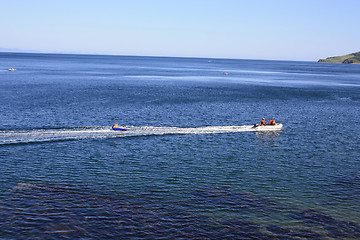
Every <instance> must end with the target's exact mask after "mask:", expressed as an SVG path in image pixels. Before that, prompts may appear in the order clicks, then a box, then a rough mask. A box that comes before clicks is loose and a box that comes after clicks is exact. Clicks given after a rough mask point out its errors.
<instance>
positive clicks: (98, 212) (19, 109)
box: [0, 53, 360, 239]
mask: <svg viewBox="0 0 360 240" xmlns="http://www.w3.org/2000/svg"><path fill="white" fill-rule="evenodd" d="M11 68H14V71H9V70H8V69H11ZM15 69H16V70H15ZM359 110H360V65H351V64H327V63H317V62H300V61H271V60H241V59H216V58H176V57H142V56H110V55H107V56H103V55H76V54H38V53H0V239H356V238H360V147H359V146H360V138H359V136H360V135H359V126H360V111H359ZM262 118H265V119H266V121H267V122H268V121H269V120H270V119H271V118H274V119H275V120H276V122H278V123H282V124H283V128H282V130H280V131H261V132H260V131H254V128H252V126H253V125H254V124H255V123H259V122H260V120H261V119H262ZM115 123H118V124H119V125H120V126H123V127H126V128H127V131H112V130H111V126H112V125H113V124H115Z"/></svg>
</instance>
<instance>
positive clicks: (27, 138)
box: [0, 125, 281, 145]
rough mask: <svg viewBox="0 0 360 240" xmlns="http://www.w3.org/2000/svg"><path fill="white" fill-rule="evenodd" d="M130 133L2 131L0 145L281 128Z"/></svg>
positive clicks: (142, 130)
mask: <svg viewBox="0 0 360 240" xmlns="http://www.w3.org/2000/svg"><path fill="white" fill-rule="evenodd" d="M127 128H128V131H113V130H111V127H110V126H107V127H84V128H69V129H68V128H67V129H39V130H26V131H0V144H1V145H3V144H13V143H31V142H47V141H64V140H77V139H101V138H117V137H130V136H150V135H168V134H216V133H236V132H254V131H274V130H276V131H278V130H281V127H280V128H253V126H249V125H244V126H205V127H192V128H181V127H153V126H145V127H134V126H130V127H127Z"/></svg>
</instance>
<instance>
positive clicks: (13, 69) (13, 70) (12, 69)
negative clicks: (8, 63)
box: [8, 68, 16, 72]
mask: <svg viewBox="0 0 360 240" xmlns="http://www.w3.org/2000/svg"><path fill="white" fill-rule="evenodd" d="M8 70H9V71H10V72H15V71H16V69H15V68H9V69H8Z"/></svg>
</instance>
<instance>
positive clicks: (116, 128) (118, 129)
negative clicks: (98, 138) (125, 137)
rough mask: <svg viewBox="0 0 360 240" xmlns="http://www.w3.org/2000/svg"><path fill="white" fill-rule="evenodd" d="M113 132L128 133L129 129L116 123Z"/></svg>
mask: <svg viewBox="0 0 360 240" xmlns="http://www.w3.org/2000/svg"><path fill="white" fill-rule="evenodd" d="M111 129H112V130H114V131H127V130H128V129H127V128H126V127H120V126H119V125H118V124H117V123H115V124H114V125H113V126H112V127H111Z"/></svg>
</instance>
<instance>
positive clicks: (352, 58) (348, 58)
mask: <svg viewBox="0 0 360 240" xmlns="http://www.w3.org/2000/svg"><path fill="white" fill-rule="evenodd" d="M318 62H320V63H348V64H352V63H355V64H360V52H356V53H351V54H348V55H344V56H338V57H328V58H326V59H320V60H319V61H318Z"/></svg>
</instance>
